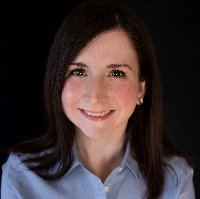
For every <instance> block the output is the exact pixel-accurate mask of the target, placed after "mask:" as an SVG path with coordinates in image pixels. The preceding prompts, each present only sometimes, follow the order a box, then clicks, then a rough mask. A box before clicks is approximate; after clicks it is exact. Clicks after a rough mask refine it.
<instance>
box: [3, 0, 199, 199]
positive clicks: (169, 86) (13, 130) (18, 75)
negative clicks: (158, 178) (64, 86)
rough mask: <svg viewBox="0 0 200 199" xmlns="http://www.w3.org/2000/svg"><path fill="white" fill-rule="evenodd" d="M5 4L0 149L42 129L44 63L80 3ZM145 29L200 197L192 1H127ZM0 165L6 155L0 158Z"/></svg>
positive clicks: (173, 131) (170, 120)
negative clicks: (67, 17)
mask: <svg viewBox="0 0 200 199" xmlns="http://www.w3.org/2000/svg"><path fill="white" fill-rule="evenodd" d="M41 2H42V1H40V2H39V1H34V0H29V1H26V2H25V1H24V2H23V1H17V0H16V1H14V0H10V1H4V2H1V5H0V124H1V128H0V131H1V139H0V149H5V148H7V147H10V146H12V145H14V144H16V143H18V142H20V141H22V140H26V139H29V138H35V137H38V136H40V135H42V133H43V131H44V123H43V120H42V118H43V109H42V92H43V90H42V84H43V75H44V65H45V61H46V58H47V55H48V52H49V48H50V46H51V44H52V41H53V38H54V35H55V33H56V31H57V28H58V27H59V25H60V23H61V22H62V20H63V19H64V16H65V15H66V14H67V13H68V12H69V11H70V10H71V9H72V8H73V7H75V6H76V5H77V4H79V3H80V2H83V1H51V2H48V3H47V2H45V1H43V3H41ZM126 2H129V4H130V5H131V6H133V7H134V8H135V9H136V11H137V13H138V15H139V16H140V17H141V18H142V19H143V21H144V22H145V23H146V25H147V26H148V28H149V31H150V33H151V36H152V39H153V41H154V44H155V48H156V54H157V58H158V62H159V66H160V73H161V78H162V83H163V92H164V93H163V94H164V109H165V111H166V118H167V126H168V128H169V132H170V136H171V137H172V140H173V142H174V143H175V145H176V146H177V147H178V148H180V149H182V150H183V151H185V152H187V153H189V154H190V155H192V157H193V158H194V159H195V160H196V162H197V167H196V168H195V171H194V185H195V191H196V197H197V198H200V193H199V189H200V180H199V179H200V155H199V152H200V147H199V138H200V136H199V134H200V131H199V123H200V103H199V102H200V94H199V93H200V84H199V83H200V80H199V77H200V72H199V71H200V70H199V67H200V61H199V59H200V54H199V53H200V51H199V44H200V42H199V41H200V39H199V36H200V23H199V21H200V20H199V19H200V14H199V13H198V12H199V10H198V6H197V4H195V1H189V2H188V1H182V0H174V1H156V0H151V1H148V0H146V1H144V0H136V1H126ZM0 155H1V157H0V163H1V164H3V163H4V162H5V160H6V157H5V156H4V155H3V154H2V153H1V154H0Z"/></svg>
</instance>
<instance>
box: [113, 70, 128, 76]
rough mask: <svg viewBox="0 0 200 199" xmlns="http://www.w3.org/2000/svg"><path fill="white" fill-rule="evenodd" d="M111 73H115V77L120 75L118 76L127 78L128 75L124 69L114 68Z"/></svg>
mask: <svg viewBox="0 0 200 199" xmlns="http://www.w3.org/2000/svg"><path fill="white" fill-rule="evenodd" d="M111 74H113V76H114V77H118V78H125V77H126V73H125V72H124V71H122V70H112V71H111Z"/></svg>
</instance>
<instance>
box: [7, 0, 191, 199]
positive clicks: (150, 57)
mask: <svg viewBox="0 0 200 199" xmlns="http://www.w3.org/2000/svg"><path fill="white" fill-rule="evenodd" d="M114 29H123V30H125V31H126V33H127V36H128V37H129V39H130V40H131V41H132V43H133V45H134V47H135V49H136V51H137V54H138V58H139V79H140V81H144V80H145V81H146V92H145V96H144V103H143V104H142V105H141V106H136V108H135V110H134V112H133V114H132V115H131V117H130V118H129V121H128V125H127V129H126V133H127V138H128V140H129V141H130V143H131V154H132V156H133V151H134V158H135V159H136V160H137V162H138V166H139V169H140V171H141V173H142V175H143V177H144V179H145V182H146V184H147V188H148V189H147V190H148V198H149V199H150V198H158V197H159V195H161V193H162V192H163V187H164V161H163V158H164V157H168V158H170V157H172V156H174V155H178V156H182V157H184V158H185V159H186V160H187V161H188V163H189V164H190V165H191V166H192V162H191V160H192V159H190V157H189V156H188V155H186V154H184V153H183V152H181V151H179V150H178V149H176V148H175V147H174V146H173V144H172V142H171V140H170V138H169V137H168V134H167V130H166V126H165V118H164V114H163V112H164V110H163V105H162V102H163V100H162V88H161V81H160V76H159V68H158V64H157V60H156V55H155V52H154V47H153V43H152V40H151V37H150V34H149V32H148V30H147V27H146V25H145V24H144V23H143V21H142V20H141V19H140V18H139V17H138V16H137V14H136V13H135V11H134V9H132V8H131V7H130V6H128V5H126V4H125V3H120V2H117V1H108V0H101V1H98V0H90V1H87V2H84V3H82V4H80V5H79V6H78V7H76V8H74V9H73V10H72V11H71V12H70V13H69V14H68V15H67V16H66V18H65V19H64V21H63V23H62V24H61V26H60V28H59V29H58V32H57V34H56V36H55V38H54V41H53V44H52V46H51V49H50V51H49V55H48V58H47V61H46V73H45V78H44V109H45V121H46V124H47V125H46V130H45V134H44V135H43V136H42V137H40V138H37V139H34V140H28V141H24V142H22V143H19V144H17V145H16V146H14V147H12V148H10V149H9V150H8V152H13V153H22V154H25V153H27V154H37V153H38V154H39V152H42V151H45V150H47V149H50V150H49V152H48V153H44V154H43V155H35V156H33V157H29V158H26V159H24V160H23V162H24V163H25V164H27V166H28V167H29V169H30V170H32V171H34V172H35V173H36V174H37V175H39V176H40V177H42V178H43V179H45V180H56V179H59V178H60V177H62V176H63V175H64V174H66V172H67V171H68V170H69V168H70V165H71V163H72V153H71V152H72V146H73V142H74V137H75V136H74V134H75V128H74V124H73V123H72V122H71V121H69V119H68V118H67V117H66V116H65V114H64V112H63V110H62V105H61V92H62V89H63V85H64V82H65V73H66V69H67V67H68V65H70V63H71V62H72V61H73V59H74V58H75V56H76V55H77V54H78V53H79V51H80V50H81V49H83V48H84V47H85V46H86V45H87V44H88V43H89V42H90V41H91V40H92V39H93V38H94V37H96V36H97V35H99V34H100V33H102V32H104V31H109V30H114ZM30 163H37V164H36V165H35V166H33V165H32V166H31V164H30ZM56 164H58V165H59V166H58V167H57V170H56V172H54V173H48V171H49V170H50V169H51V168H53V167H54V166H55V165H56Z"/></svg>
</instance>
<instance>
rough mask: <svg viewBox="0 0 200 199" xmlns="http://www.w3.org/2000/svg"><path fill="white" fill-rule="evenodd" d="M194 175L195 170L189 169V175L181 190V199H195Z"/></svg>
mask: <svg viewBox="0 0 200 199" xmlns="http://www.w3.org/2000/svg"><path fill="white" fill-rule="evenodd" d="M193 173H194V170H193V169H192V168H189V170H188V175H187V177H186V180H185V182H184V184H183V187H182V189H181V193H180V197H179V199H195V190H194V184H193Z"/></svg>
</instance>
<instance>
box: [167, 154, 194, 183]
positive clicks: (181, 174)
mask: <svg viewBox="0 0 200 199" xmlns="http://www.w3.org/2000/svg"><path fill="white" fill-rule="evenodd" d="M164 163H165V166H166V174H167V175H170V176H173V177H174V179H175V180H176V183H179V184H184V182H185V181H186V180H187V179H188V178H192V177H193V173H194V170H193V168H192V167H191V166H190V165H189V164H188V163H187V161H186V160H185V159H184V158H183V157H180V156H172V157H170V158H164Z"/></svg>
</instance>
